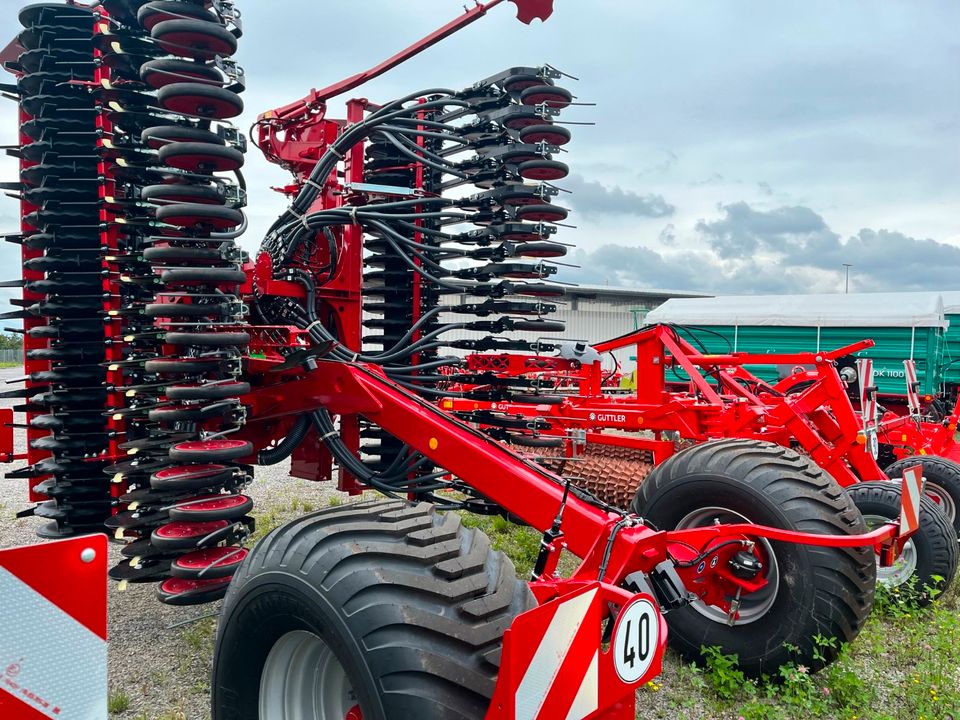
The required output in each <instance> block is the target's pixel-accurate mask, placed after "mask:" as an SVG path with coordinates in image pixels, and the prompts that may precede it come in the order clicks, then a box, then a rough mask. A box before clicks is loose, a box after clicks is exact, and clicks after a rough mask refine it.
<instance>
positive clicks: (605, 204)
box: [563, 175, 676, 218]
mask: <svg viewBox="0 0 960 720" xmlns="http://www.w3.org/2000/svg"><path fill="white" fill-rule="evenodd" d="M563 187H564V188H566V189H567V190H570V191H572V192H573V195H571V196H570V200H569V201H568V202H569V203H570V205H572V206H573V207H574V208H575V209H576V210H577V212H578V213H579V214H581V215H583V216H584V217H590V216H594V217H595V216H600V215H607V214H613V215H635V216H637V217H649V218H662V217H669V216H671V215H673V213H674V210H675V209H676V208H674V206H673V205H671V204H670V203H668V202H667V201H666V200H665V199H664V198H663V196H662V195H654V194H647V195H641V194H640V193H637V192H633V191H632V190H624V189H623V188H620V187H617V186H613V187H610V186H607V185H604V184H603V183H600V182H597V181H596V180H587V179H585V178H584V177H583V176H581V175H570V176H569V177H567V178H566V179H565V180H564V181H563Z"/></svg>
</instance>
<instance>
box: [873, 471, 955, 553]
mask: <svg viewBox="0 0 960 720" xmlns="http://www.w3.org/2000/svg"><path fill="white" fill-rule="evenodd" d="M913 465H922V466H923V476H924V477H925V478H926V480H927V483H926V493H927V495H928V496H929V497H930V498H931V499H932V500H933V501H934V502H935V503H937V504H938V505H940V506H941V509H942V510H943V511H944V514H945V515H946V516H947V520H949V521H950V523H951V524H952V525H953V529H954V531H955V532H956V533H957V535H960V512H958V510H960V464H957V463H955V462H954V461H953V460H949V459H947V458H944V457H939V456H937V455H916V456H914V457H906V458H902V459H901V460H897V461H896V462H893V463H891V464H890V465H887V467H886V468H884V472H885V473H886V474H887V477H888V478H892V479H894V480H899V479H900V478H902V477H903V471H904V469H905V468H908V467H911V466H913Z"/></svg>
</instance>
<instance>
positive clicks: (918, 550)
mask: <svg viewBox="0 0 960 720" xmlns="http://www.w3.org/2000/svg"><path fill="white" fill-rule="evenodd" d="M847 493H848V494H849V495H850V497H851V498H852V499H853V502H854V504H855V505H856V506H857V509H858V510H859V511H860V514H861V515H863V516H864V517H865V518H867V519H868V525H869V526H871V527H875V526H878V525H879V524H882V523H880V522H870V519H871V518H873V519H876V520H879V519H881V518H882V519H883V520H897V519H898V518H899V517H900V484H899V483H896V482H888V481H885V480H874V481H872V482H862V483H857V484H855V485H851V486H850V487H849V488H847ZM911 545H912V548H913V549H912V550H911V549H910V546H911ZM958 552H960V549H958V546H957V534H956V531H955V530H954V529H953V526H952V525H951V524H950V521H949V520H948V519H947V517H946V516H945V515H944V514H943V512H941V510H940V508H939V507H938V506H937V504H936V503H935V502H934V501H933V500H931V499H930V498H929V497H927V496H923V497H921V498H920V528H919V529H918V530H917V532H916V533H914V534H913V535H912V536H911V537H910V540H909V542H908V545H907V548H905V549H904V555H903V556H902V558H901V559H903V558H907V557H909V556H910V554H911V553H912V554H913V558H914V561H915V563H916V569H915V571H914V572H913V574H912V575H911V576H910V578H909V579H907V580H905V579H903V578H891V577H890V576H889V575H887V573H885V571H884V569H880V570H878V572H877V582H879V583H883V584H888V585H889V586H891V587H899V592H906V593H908V594H909V596H910V598H911V599H912V600H914V601H915V602H916V603H917V604H918V605H929V604H930V603H931V602H933V600H934V596H935V595H937V594H939V591H943V590H945V589H946V588H948V587H949V586H950V583H951V582H952V581H953V577H954V575H955V574H956V572H957V555H958ZM911 564H912V562H911ZM896 567H897V566H896V565H895V566H894V568H891V570H892V571H894V572H896ZM885 576H886V579H887V582H885ZM927 588H932V589H935V590H937V591H938V592H937V593H934V594H933V595H931V594H930V593H929V592H927Z"/></svg>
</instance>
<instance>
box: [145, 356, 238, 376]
mask: <svg viewBox="0 0 960 720" xmlns="http://www.w3.org/2000/svg"><path fill="white" fill-rule="evenodd" d="M225 361H226V360H225V359H224V358H158V359H156V360H147V361H146V362H145V363H144V366H143V369H144V370H146V371H147V372H148V373H160V374H164V375H168V374H169V375H188V374H193V373H208V372H213V371H214V370H217V369H219V368H220V366H221V365H222V364H223V363H224V362H225Z"/></svg>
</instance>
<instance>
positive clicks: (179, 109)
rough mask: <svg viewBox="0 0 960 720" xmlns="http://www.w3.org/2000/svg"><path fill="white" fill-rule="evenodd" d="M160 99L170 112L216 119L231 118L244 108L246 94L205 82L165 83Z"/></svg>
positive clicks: (159, 93) (159, 92) (160, 92)
mask: <svg viewBox="0 0 960 720" xmlns="http://www.w3.org/2000/svg"><path fill="white" fill-rule="evenodd" d="M157 102H158V103H159V104H160V107H162V108H163V109H165V110H169V111H170V112H174V113H178V114H180V115H195V116H197V117H202V118H209V119H212V120H228V119H229V118H234V117H236V116H237V115H239V114H240V113H242V112H243V98H241V97H240V96H239V95H237V94H236V93H235V92H233V91H232V90H227V89H226V88H222V87H218V86H216V85H207V84H204V83H191V82H179V83H171V84H170V85H164V86H163V87H162V88H160V90H159V91H158V92H157Z"/></svg>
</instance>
